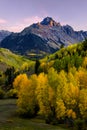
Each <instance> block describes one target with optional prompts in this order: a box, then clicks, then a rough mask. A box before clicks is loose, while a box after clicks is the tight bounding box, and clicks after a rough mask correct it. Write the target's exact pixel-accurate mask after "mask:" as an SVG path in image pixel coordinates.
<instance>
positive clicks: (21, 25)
mask: <svg viewBox="0 0 87 130" xmlns="http://www.w3.org/2000/svg"><path fill="white" fill-rule="evenodd" d="M41 20H42V18H41V17H38V16H33V17H28V18H24V19H22V20H21V21H19V22H17V23H16V24H14V25H13V26H10V27H9V30H10V31H13V32H20V31H22V30H23V29H24V28H25V27H28V26H30V25H31V24H33V23H37V22H40V21H41Z"/></svg>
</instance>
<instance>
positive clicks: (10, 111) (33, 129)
mask: <svg viewBox="0 0 87 130" xmlns="http://www.w3.org/2000/svg"><path fill="white" fill-rule="evenodd" d="M16 109H17V107H16V100H14V99H3V100H0V130H69V129H64V128H61V127H59V126H53V125H48V124H46V123H45V121H44V120H42V119H38V118H33V119H22V118H19V117H18V116H17V115H16V114H15V112H16Z"/></svg>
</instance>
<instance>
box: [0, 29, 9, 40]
mask: <svg viewBox="0 0 87 130" xmlns="http://www.w3.org/2000/svg"><path fill="white" fill-rule="evenodd" d="M10 34H11V32H9V31H4V30H0V42H1V41H2V40H3V39H4V38H6V37H7V36H9V35H10Z"/></svg>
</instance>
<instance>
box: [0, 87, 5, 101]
mask: <svg viewBox="0 0 87 130" xmlns="http://www.w3.org/2000/svg"><path fill="white" fill-rule="evenodd" d="M4 96H5V92H4V90H2V89H0V99H3V98H4Z"/></svg>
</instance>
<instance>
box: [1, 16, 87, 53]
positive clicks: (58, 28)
mask: <svg viewBox="0 0 87 130" xmlns="http://www.w3.org/2000/svg"><path fill="white" fill-rule="evenodd" d="M85 38H87V31H74V29H73V28H72V27H71V26H69V25H65V26H62V25H61V24H60V23H59V22H56V21H54V20H53V19H52V18H51V17H46V18H45V19H43V21H41V22H38V23H35V24H32V25H31V26H29V27H27V28H25V29H24V30H23V31H21V32H20V33H12V34H11V35H9V36H8V37H6V38H5V39H4V40H3V41H2V42H1V44H0V46H1V47H3V48H8V49H10V50H12V51H13V52H16V53H19V54H22V55H30V54H31V55H33V54H45V53H53V52H55V51H57V50H58V49H59V48H60V47H61V45H64V46H68V45H70V44H73V43H78V42H81V41H83V40H84V39H85Z"/></svg>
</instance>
